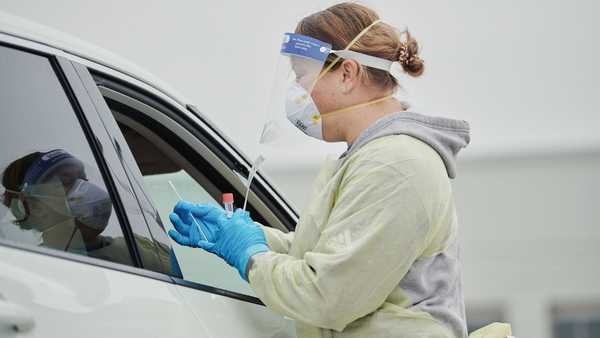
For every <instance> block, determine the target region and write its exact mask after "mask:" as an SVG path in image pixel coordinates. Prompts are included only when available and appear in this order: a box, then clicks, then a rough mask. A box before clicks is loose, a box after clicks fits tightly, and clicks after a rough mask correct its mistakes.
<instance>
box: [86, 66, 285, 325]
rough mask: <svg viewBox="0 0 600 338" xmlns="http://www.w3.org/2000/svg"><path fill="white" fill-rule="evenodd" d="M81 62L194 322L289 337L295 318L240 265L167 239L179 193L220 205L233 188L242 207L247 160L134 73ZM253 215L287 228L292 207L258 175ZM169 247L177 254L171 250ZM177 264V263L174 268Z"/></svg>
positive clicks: (251, 206) (251, 196)
mask: <svg viewBox="0 0 600 338" xmlns="http://www.w3.org/2000/svg"><path fill="white" fill-rule="evenodd" d="M88 67H90V69H91V72H92V73H93V78H92V76H90V75H91V74H90V73H89V72H88V69H85V68H78V71H79V72H80V75H81V77H82V78H83V79H84V82H85V83H86V86H87V89H88V92H89V93H90V95H91V96H92V97H93V100H94V102H95V103H96V104H97V108H98V111H99V112H100V115H101V117H102V119H103V121H104V124H105V126H106V128H107V130H109V133H111V137H112V138H114V139H115V140H117V141H118V142H119V143H121V144H123V143H126V144H127V145H128V147H127V148H126V147H121V148H122V149H121V153H122V158H123V161H124V162H125V167H126V168H127V170H128V175H129V176H130V177H131V178H132V180H134V181H136V182H137V183H134V184H133V186H134V188H135V189H136V195H137V196H138V198H139V199H140V203H141V204H142V209H143V210H144V211H145V215H146V218H147V221H148V223H149V226H150V229H151V232H152V235H153V237H154V239H155V240H156V241H157V243H158V244H157V245H158V247H159V251H160V253H161V255H162V257H163V258H162V261H164V262H171V268H169V269H166V270H165V271H164V272H165V273H168V274H170V276H172V278H173V279H174V280H175V283H176V284H177V291H178V295H179V296H180V297H181V300H182V301H183V302H185V303H186V304H187V305H188V306H189V308H190V309H191V311H192V312H193V313H194V315H195V316H196V325H199V326H202V327H203V328H205V329H206V330H207V331H208V332H211V333H213V334H214V336H215V337H294V336H295V328H294V323H293V321H292V320H290V319H288V318H284V317H282V316H280V315H277V314H275V313H273V312H271V311H270V310H269V309H268V308H266V307H265V306H264V305H263V304H262V303H261V302H260V300H259V299H257V298H256V297H255V295H254V293H253V291H252V289H251V288H250V287H249V285H248V284H247V283H246V282H245V281H243V280H242V279H241V278H240V277H239V275H238V274H237V272H236V271H235V270H234V269H232V268H231V267H229V266H228V265H227V264H225V263H224V262H223V261H222V260H221V259H219V258H218V257H216V256H214V255H212V254H209V253H206V252H204V251H202V250H199V249H192V248H187V247H182V246H179V245H177V244H174V243H172V242H171V240H170V238H168V236H166V231H168V230H169V229H170V228H172V225H171V224H170V222H169V221H168V214H169V213H170V211H171V209H172V208H173V206H174V205H175V203H176V202H177V201H178V200H179V199H180V198H184V199H189V200H192V201H195V202H197V203H212V204H220V196H221V195H222V193H225V192H231V193H234V195H235V198H236V202H237V205H238V206H241V204H242V202H243V201H242V199H243V193H244V191H245V175H247V173H248V167H247V163H243V161H244V160H243V158H240V157H236V153H235V152H236V151H235V149H233V148H228V144H227V143H225V142H224V141H223V140H222V139H220V138H219V136H218V135H217V133H216V132H215V131H214V130H211V129H210V128H209V127H208V126H207V125H206V124H203V121H202V120H200V119H199V118H198V116H197V115H194V114H192V113H191V112H190V111H188V110H186V108H185V107H182V106H179V105H178V104H177V103H176V102H175V103H174V102H172V101H170V100H169V98H168V97H166V96H164V95H161V94H160V93H156V92H152V91H151V89H149V88H144V87H143V85H142V84H140V83H138V82H137V81H135V80H134V79H131V78H128V77H126V76H122V74H121V75H119V74H115V73H109V71H106V70H105V69H103V68H102V67H99V66H98V65H88ZM248 209H249V210H250V212H251V214H252V216H253V217H254V219H255V220H257V221H259V222H261V223H262V224H265V225H269V226H274V227H277V228H280V229H281V230H284V231H287V230H288V229H289V228H291V227H293V225H294V224H295V222H294V217H295V216H294V215H293V212H291V211H290V210H288V209H286V204H285V202H283V201H282V200H281V199H280V198H279V197H278V195H277V194H276V193H275V192H274V191H273V190H272V188H271V187H270V186H269V185H268V184H267V183H266V182H265V181H264V180H262V179H261V178H259V180H258V181H257V185H256V186H255V188H254V189H253V191H252V194H251V195H250V198H249V207H248ZM170 252H173V253H174V254H175V255H174V256H175V257H169V253H170ZM174 267H177V268H179V269H175V268H174Z"/></svg>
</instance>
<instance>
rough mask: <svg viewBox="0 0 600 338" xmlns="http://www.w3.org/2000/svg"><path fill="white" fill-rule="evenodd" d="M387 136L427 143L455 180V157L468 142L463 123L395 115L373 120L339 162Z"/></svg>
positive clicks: (403, 113) (410, 114)
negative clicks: (397, 136)
mask: <svg viewBox="0 0 600 338" xmlns="http://www.w3.org/2000/svg"><path fill="white" fill-rule="evenodd" d="M389 135H408V136H412V137H414V138H416V139H419V140H421V141H423V142H425V143H427V144H428V145H429V146H430V147H432V148H433V149H435V151H437V153H438V154H439V155H440V157H441V158H442V160H443V161H444V164H445V165H446V171H448V177H450V178H455V177H456V155H457V154H458V152H459V151H460V150H461V149H462V148H465V147H466V146H467V145H468V144H469V141H470V139H471V138H470V134H469V124H468V123H467V122H466V121H461V120H452V119H447V118H443V117H431V116H425V115H421V114H417V113H411V112H399V113H393V114H389V115H386V116H384V117H382V118H381V119H379V120H377V122H375V123H374V124H373V125H371V126H370V127H369V128H367V129H366V130H365V131H364V132H362V134H361V135H360V136H359V137H358V138H357V139H356V140H355V141H354V143H353V144H352V145H351V146H350V148H349V149H348V150H347V151H346V152H344V153H343V154H342V155H341V158H343V157H346V156H348V155H350V154H351V153H353V152H355V151H357V150H358V149H360V148H361V147H362V146H364V145H365V144H367V143H368V142H370V141H373V140H375V139H378V138H380V137H384V136H389Z"/></svg>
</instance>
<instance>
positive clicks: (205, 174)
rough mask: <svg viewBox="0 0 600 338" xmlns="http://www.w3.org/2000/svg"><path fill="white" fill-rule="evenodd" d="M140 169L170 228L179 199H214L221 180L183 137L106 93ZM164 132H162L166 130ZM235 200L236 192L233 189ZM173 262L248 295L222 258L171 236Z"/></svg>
mask: <svg viewBox="0 0 600 338" xmlns="http://www.w3.org/2000/svg"><path fill="white" fill-rule="evenodd" d="M106 101H107V104H108V106H109V108H110V109H111V111H112V112H113V114H114V116H115V119H116V120H117V122H118V125H119V127H120V128H121V131H122V133H123V135H124V137H125V139H126V141H127V143H128V145H129V147H130V149H131V151H132V153H133V156H134V157H135V160H136V162H137V164H138V166H139V168H140V171H141V173H142V175H143V181H144V185H145V190H146V192H147V193H148V195H150V198H151V199H152V201H153V204H154V205H155V207H156V208H157V209H158V213H159V216H160V218H161V220H162V223H163V224H164V227H165V230H166V231H168V230H170V229H173V225H172V224H171V222H170V221H169V214H170V213H171V211H172V210H173V207H174V206H175V204H176V203H177V201H179V199H180V198H181V199H185V200H188V201H192V202H194V203H208V204H214V205H219V204H220V197H221V196H222V194H223V193H225V192H233V191H231V190H229V189H230V187H228V184H226V181H225V180H224V178H223V177H222V176H219V175H218V173H216V172H215V170H214V169H213V168H212V167H211V166H210V165H209V164H208V163H206V162H205V161H203V160H202V158H201V156H199V154H197V153H196V152H195V151H193V150H192V149H188V148H185V147H183V143H182V142H183V141H182V140H181V139H177V138H175V135H174V134H173V133H170V132H168V131H167V130H166V128H165V127H164V126H162V125H161V124H158V123H152V122H151V121H150V119H149V118H148V117H147V116H146V115H143V114H142V113H140V112H139V111H137V110H136V109H134V108H131V107H129V106H127V105H124V104H122V103H118V102H115V101H113V100H111V99H106ZM167 134H168V135H167ZM236 198H237V199H238V201H240V199H241V196H240V195H238V194H237V193H236ZM171 246H172V248H173V251H174V253H175V256H176V258H177V262H178V266H179V268H180V270H181V274H182V275H183V279H184V280H186V281H190V282H194V283H199V284H203V285H208V286H213V287H217V288H220V289H225V290H229V291H233V292H236V293H241V294H245V295H252V296H253V295H254V293H253V291H252V289H251V288H250V287H249V286H248V284H247V283H246V282H245V281H243V280H242V279H241V278H240V276H239V274H238V272H237V270H235V269H234V268H232V267H230V266H229V265H227V264H226V263H225V262H224V261H223V260H222V259H220V258H218V257H216V256H215V255H213V254H211V253H208V252H205V251H204V250H201V249H198V248H189V247H184V246H180V245H179V244H177V243H175V242H174V241H171Z"/></svg>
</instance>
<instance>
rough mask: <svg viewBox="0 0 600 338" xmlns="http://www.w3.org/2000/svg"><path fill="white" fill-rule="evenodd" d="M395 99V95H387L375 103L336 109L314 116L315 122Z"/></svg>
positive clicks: (370, 102)
mask: <svg viewBox="0 0 600 338" xmlns="http://www.w3.org/2000/svg"><path fill="white" fill-rule="evenodd" d="M393 97H394V95H393V94H392V95H387V96H384V97H382V98H379V99H375V100H373V101H369V102H364V103H359V104H356V105H353V106H350V107H346V108H340V109H336V110H334V111H330V112H327V113H324V114H321V115H315V116H313V120H314V121H319V120H320V119H321V118H322V117H323V116H329V115H334V114H337V113H343V112H346V111H349V110H352V109H357V108H363V107H366V106H370V105H373V104H376V103H379V102H383V101H385V100H388V99H391V98H393Z"/></svg>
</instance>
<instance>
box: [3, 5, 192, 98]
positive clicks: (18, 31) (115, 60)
mask: <svg viewBox="0 0 600 338" xmlns="http://www.w3.org/2000/svg"><path fill="white" fill-rule="evenodd" d="M0 33H4V34H7V35H11V36H14V37H18V38H22V39H26V40H29V41H33V42H36V43H40V44H43V45H46V46H49V47H52V48H56V49H60V50H62V51H64V52H66V53H68V54H72V55H75V56H77V57H80V58H83V59H86V60H89V61H92V62H94V63H97V64H101V65H103V66H105V67H108V68H111V69H113V70H116V71H118V72H120V73H123V74H126V75H128V76H130V77H132V78H135V79H136V80H138V81H141V82H144V83H145V84H147V85H149V86H151V87H153V88H154V89H156V90H158V91H160V92H162V93H163V94H165V95H167V96H169V97H170V98H171V99H173V100H174V101H176V102H178V103H179V104H181V105H183V106H185V105H186V104H187V102H188V101H187V100H186V99H185V98H184V97H183V96H182V95H181V94H179V93H178V92H177V91H176V90H175V89H173V88H172V87H171V86H169V85H168V84H166V83H164V82H163V81H161V80H160V79H158V78H157V77H156V76H154V75H152V74H151V73H150V72H148V71H147V70H145V69H143V68H141V67H139V66H137V65H136V64H134V63H133V62H131V61H128V60H127V59H125V58H123V57H120V56H118V55H116V54H114V53H112V52H110V51H108V50H106V49H103V48H100V47H98V46H95V45H93V44H91V43H88V42H85V41H83V40H81V39H78V38H76V37H74V36H71V35H69V34H66V33H63V32H61V31H59V30H56V29H53V28H50V27H47V26H44V25H41V24H38V23H35V22H33V21H29V20H27V19H23V18H21V17H18V16H16V15H12V14H8V13H6V12H2V11H0Z"/></svg>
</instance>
